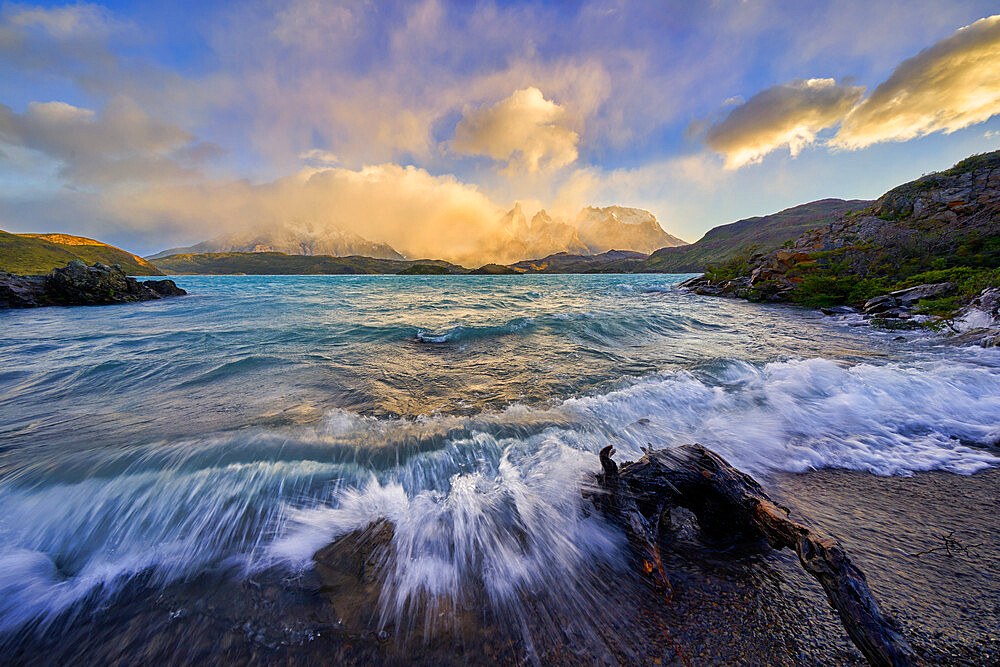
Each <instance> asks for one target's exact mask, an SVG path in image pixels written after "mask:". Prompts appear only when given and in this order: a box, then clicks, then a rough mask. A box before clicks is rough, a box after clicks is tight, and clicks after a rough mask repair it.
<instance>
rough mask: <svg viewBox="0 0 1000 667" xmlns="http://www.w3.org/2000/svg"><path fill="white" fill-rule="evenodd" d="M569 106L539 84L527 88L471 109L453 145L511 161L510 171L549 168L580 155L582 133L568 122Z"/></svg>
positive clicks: (562, 164)
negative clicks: (550, 96) (549, 96)
mask: <svg viewBox="0 0 1000 667" xmlns="http://www.w3.org/2000/svg"><path fill="white" fill-rule="evenodd" d="M565 119H566V112H565V109H563V107H561V106H559V105H558V104H556V103H555V102H552V101H550V100H547V99H545V97H544V96H543V95H542V91H540V90H539V89H538V88H534V87H531V88H524V89H522V90H516V91H514V93H513V94H512V95H511V96H510V97H508V98H506V99H504V100H501V101H499V102H497V103H496V104H494V105H493V106H482V107H480V108H478V109H466V111H465V114H464V116H463V118H462V120H461V121H460V122H459V123H458V126H457V127H456V128H455V139H454V140H453V141H452V148H453V150H455V151H456V152H458V153H463V154H466V155H488V156H489V157H491V158H493V159H494V160H499V161H506V162H507V169H508V170H509V171H527V172H537V171H540V170H541V171H547V170H550V169H559V168H560V167H565V166H566V165H568V164H570V163H572V162H573V161H574V160H576V157H577V152H576V144H577V142H578V141H579V140H580V137H579V135H578V134H577V133H576V132H574V131H573V130H571V129H569V128H568V127H565V126H564V125H563V123H564V121H565Z"/></svg>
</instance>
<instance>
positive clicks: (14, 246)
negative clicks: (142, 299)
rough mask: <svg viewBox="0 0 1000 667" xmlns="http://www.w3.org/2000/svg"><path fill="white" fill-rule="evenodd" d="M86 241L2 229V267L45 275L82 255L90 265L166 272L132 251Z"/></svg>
mask: <svg viewBox="0 0 1000 667" xmlns="http://www.w3.org/2000/svg"><path fill="white" fill-rule="evenodd" d="M81 240H83V239H81ZM86 241H88V242H87V243H84V244H79V245H77V244H67V243H54V242H52V241H49V240H46V239H43V238H37V237H33V236H27V235H21V234H11V233H9V232H4V231H0V271H7V272H9V273H17V274H21V275H42V274H46V273H48V272H49V271H51V270H52V269H55V268H61V267H64V266H66V265H67V264H69V263H70V262H71V261H72V260H74V259H79V260H81V261H82V262H84V263H85V264H87V265H91V264H95V263H97V262H100V263H102V264H108V265H112V264H121V266H122V268H123V269H124V270H125V272H126V273H128V274H129V275H133V276H159V275H163V274H162V272H160V271H159V270H157V269H156V268H155V267H154V266H153V265H151V264H149V263H147V262H145V261H144V260H142V259H138V258H136V257H135V256H134V255H132V254H131V253H128V252H125V251H124V250H120V249H119V248H115V247H114V246H109V245H105V244H103V243H97V242H94V241H92V240H89V239H86Z"/></svg>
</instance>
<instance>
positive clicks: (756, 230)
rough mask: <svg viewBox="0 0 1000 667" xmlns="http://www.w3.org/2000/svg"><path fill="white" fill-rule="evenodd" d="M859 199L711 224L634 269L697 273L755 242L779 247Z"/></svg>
mask: <svg viewBox="0 0 1000 667" xmlns="http://www.w3.org/2000/svg"><path fill="white" fill-rule="evenodd" d="M870 205H871V202H870V201H864V200H861V199H851V200H843V199H820V200H819V201H814V202H810V203H808V204H802V205H800V206H793V207H792V208H788V209H785V210H784V211H780V212H778V213H773V214H771V215H765V216H759V217H755V218H746V219H745V220H739V221H737V222H733V223H730V224H728V225H720V226H719V227H713V228H712V229H710V230H709V231H708V232H707V233H706V234H705V236H703V237H702V238H701V239H699V240H698V241H697V242H695V243H692V244H691V245H686V246H681V247H678V248H661V249H660V250H657V251H656V252H654V253H653V254H651V255H650V256H649V259H647V260H646V261H645V262H644V263H643V265H642V266H641V267H637V268H636V269H634V270H635V271H645V272H650V273H687V272H692V273H698V272H701V271H704V270H705V267H706V266H708V265H709V264H715V263H718V262H723V261H725V260H727V259H729V258H730V257H732V256H733V255H734V254H735V253H736V252H737V251H739V250H740V249H741V248H744V247H746V246H748V245H754V246H756V248H755V250H757V251H759V252H768V251H771V250H774V249H776V248H780V247H781V245H782V244H783V243H785V242H786V241H790V240H792V239H795V238H798V237H799V236H800V235H802V234H804V233H805V232H807V231H809V230H810V229H816V228H818V227H822V226H823V225H826V224H829V223H830V222H832V221H833V220H834V219H836V218H838V217H839V216H841V215H843V214H845V213H847V212H848V211H852V210H853V211H858V210H861V209H863V208H865V207H866V206H870Z"/></svg>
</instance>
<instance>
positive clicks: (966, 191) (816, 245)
mask: <svg viewBox="0 0 1000 667" xmlns="http://www.w3.org/2000/svg"><path fill="white" fill-rule="evenodd" d="M998 219H1000V151H996V152H993V153H986V154H983V155H975V156H972V157H970V158H967V159H966V160H963V161H961V162H959V163H958V164H956V165H955V166H954V167H952V168H951V169H948V170H946V171H943V172H939V173H934V174H928V175H926V176H923V177H921V178H919V179H917V180H915V181H912V182H910V183H906V184H904V185H901V186H899V187H897V188H894V189H892V190H890V191H889V192H887V193H885V194H884V195H883V196H882V197H880V198H879V199H878V200H876V201H875V202H873V203H872V204H871V205H870V206H868V207H866V208H864V209H862V210H859V211H853V210H852V211H846V212H845V213H844V214H843V215H840V216H837V217H836V218H834V219H833V220H832V221H830V222H829V223H827V224H825V225H822V226H819V227H817V228H816V229H812V230H809V231H807V232H806V233H804V234H802V235H801V236H799V237H798V238H796V239H794V240H791V241H788V242H787V243H785V245H784V247H782V248H780V249H777V250H773V251H770V252H767V253H757V254H751V253H752V252H753V251H752V250H748V251H747V252H746V253H745V254H742V255H737V256H734V257H733V258H732V259H731V260H729V261H728V262H727V263H725V264H721V265H719V266H718V267H716V268H714V269H710V270H709V271H707V272H706V276H707V278H704V279H701V280H698V281H689V284H687V285H686V286H687V287H688V288H689V289H692V290H693V291H697V292H699V293H702V294H713V295H718V296H733V297H742V298H749V299H754V300H771V301H782V300H794V301H797V302H801V303H811V304H813V305H816V304H817V303H819V304H822V305H829V304H831V303H837V302H840V303H846V302H849V303H851V304H852V305H855V306H858V307H860V308H861V309H862V310H863V311H864V313H865V315H866V316H867V317H871V318H875V317H877V318H882V319H886V318H889V319H910V318H911V317H912V315H913V310H914V307H915V306H916V305H917V304H918V302H920V301H921V300H933V299H941V298H944V297H952V296H961V295H963V294H964V295H968V294H969V284H966V283H963V284H961V285H957V284H952V283H951V282H928V284H920V285H916V286H913V287H907V288H906V289H900V290H897V291H893V292H890V293H887V294H881V295H878V296H875V297H874V298H870V299H868V300H867V301H865V302H863V303H862V299H863V296H869V295H871V294H872V291H873V288H878V287H882V288H883V289H884V288H885V287H887V286H891V285H894V284H896V285H899V284H903V285H906V284H912V283H913V282H915V280H914V277H915V276H918V275H919V274H921V273H924V272H929V271H939V270H946V269H947V270H950V269H952V268H965V267H967V268H968V269H969V270H970V271H973V272H975V271H979V272H985V271H987V270H988V269H990V268H991V267H995V266H996V264H995V262H996V255H997V252H996V249H995V248H996V246H997V244H998V242H1000V228H998V226H997V220H998ZM941 275H942V277H947V278H948V279H949V280H951V279H952V277H951V275H947V273H944V274H941ZM927 277H930V276H927ZM959 278H960V279H964V277H963V276H962V275H959ZM806 281H810V282H809V284H807V285H802V284H803V283H804V282H806ZM987 284H988V283H987ZM800 285H802V287H801V288H800V287H799V286H800ZM855 286H859V289H854V288H855ZM883 286H885V287H883Z"/></svg>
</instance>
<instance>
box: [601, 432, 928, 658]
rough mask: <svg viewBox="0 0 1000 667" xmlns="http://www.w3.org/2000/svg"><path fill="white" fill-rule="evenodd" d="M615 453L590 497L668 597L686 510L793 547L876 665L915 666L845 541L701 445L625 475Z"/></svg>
mask: <svg viewBox="0 0 1000 667" xmlns="http://www.w3.org/2000/svg"><path fill="white" fill-rule="evenodd" d="M614 453H615V451H614V449H613V448H612V447H611V446H608V447H605V448H604V449H602V450H601V466H602V468H603V472H602V473H600V474H599V475H597V481H598V484H599V485H600V487H601V490H602V492H601V493H597V494H590V497H591V499H592V500H593V502H594V503H595V504H596V505H597V506H598V508H599V509H600V510H601V511H602V512H603V513H604V514H605V515H606V516H608V517H609V518H611V519H612V520H614V521H615V522H616V523H618V524H619V525H620V526H621V527H622V528H623V529H624V531H625V533H626V534H627V536H628V539H629V542H630V543H631V544H632V546H633V548H634V550H635V553H636V554H637V555H638V557H639V560H640V565H641V567H642V569H643V571H644V572H645V573H646V575H647V576H649V577H650V579H651V581H652V583H653V585H654V586H655V587H656V588H657V590H660V591H662V592H663V594H664V597H665V598H666V599H667V600H669V599H670V596H671V594H672V591H671V587H670V582H669V580H668V579H667V576H666V573H665V572H664V569H663V564H662V561H661V558H660V547H659V545H660V542H661V537H662V533H663V531H665V530H669V527H670V510H671V509H672V508H674V507H684V508H687V509H689V510H690V511H691V512H693V513H694V515H695V516H696V517H697V519H698V524H699V526H700V527H701V529H702V531H703V532H705V533H707V534H710V535H711V534H715V535H728V536H732V535H746V536H762V537H764V538H765V539H766V540H767V542H768V543H769V544H770V545H771V546H772V547H773V548H775V549H782V548H788V549H792V550H794V551H795V553H797V554H798V556H799V561H800V562H801V563H802V567H803V568H805V570H806V572H808V573H809V574H811V575H812V576H813V577H815V578H816V580H817V581H819V583H820V585H822V586H823V590H824V591H826V596H827V599H828V600H829V601H830V605H831V606H832V607H833V608H834V609H835V610H836V611H837V614H838V615H839V616H840V620H841V622H842V623H843V625H844V628H845V629H846V630H847V634H848V635H849V636H850V638H851V640H852V641H853V642H854V644H855V645H856V646H857V647H858V649H860V650H861V653H862V654H864V656H865V658H867V659H868V661H869V662H870V663H872V664H873V665H892V666H895V665H913V664H917V662H918V659H917V656H916V654H915V653H914V652H913V649H912V648H911V647H910V645H909V644H908V643H907V641H906V639H905V638H904V637H903V635H902V632H901V630H900V628H899V626H898V625H897V624H896V623H895V621H894V620H893V619H891V618H890V617H889V616H887V615H885V614H883V613H882V611H881V610H880V609H879V605H878V603H877V602H876V600H875V597H874V596H873V595H872V592H871V590H870V589H869V588H868V583H867V581H866V580H865V575H864V573H863V572H861V570H860V569H858V567H857V566H856V565H854V563H853V562H852V561H851V559H850V557H849V556H848V555H847V552H846V551H844V548H843V547H842V546H841V545H840V543H839V542H838V541H837V540H836V539H834V538H833V537H830V536H828V535H824V534H822V533H820V532H819V531H817V530H815V529H811V528H809V527H807V526H804V525H802V524H800V523H797V522H795V521H793V520H791V519H790V518H789V516H788V510H787V509H786V508H784V507H781V506H779V505H777V504H776V503H774V502H773V501H772V500H771V499H770V498H769V497H768V495H767V494H766V493H765V492H764V490H763V489H762V488H761V486H760V485H759V484H758V483H757V482H756V481H755V480H754V479H753V478H752V477H750V476H749V475H746V474H744V473H742V472H740V471H739V470H737V469H736V468H733V467H732V466H731V465H729V464H728V463H727V462H726V461H725V460H724V459H723V458H722V457H721V456H719V455H718V454H716V453H714V452H712V451H711V450H709V449H706V448H705V447H702V446H701V445H686V446H684V447H678V448H673V449H662V450H658V451H649V452H647V453H646V455H645V456H643V457H642V458H641V459H639V460H638V461H636V462H634V463H633V462H628V463H625V464H623V466H622V468H621V469H620V470H619V468H618V465H617V464H616V463H615V462H614V460H613V459H612V458H611V456H612V455H613V454H614Z"/></svg>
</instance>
